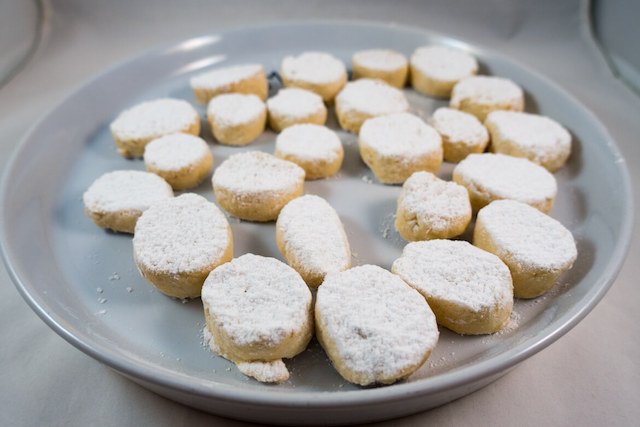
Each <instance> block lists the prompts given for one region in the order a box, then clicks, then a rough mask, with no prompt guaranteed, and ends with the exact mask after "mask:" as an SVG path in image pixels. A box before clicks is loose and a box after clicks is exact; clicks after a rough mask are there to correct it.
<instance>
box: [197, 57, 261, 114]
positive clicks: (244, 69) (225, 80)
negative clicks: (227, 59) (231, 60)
mask: <svg viewBox="0 0 640 427" xmlns="http://www.w3.org/2000/svg"><path fill="white" fill-rule="evenodd" d="M190 84H191V89H192V90H193V93H194V95H195V97H196V99H197V100H198V102H201V103H203V104H206V103H208V102H209V101H210V100H211V98H213V97H215V96H218V95H220V94H222V93H245V94H254V95H256V96H258V97H259V98H260V99H262V100H263V101H264V100H265V99H267V93H268V92H269V83H268V82H267V75H266V73H265V72H264V67H263V66H262V65H260V64H244V65H234V66H231V67H225V68H218V69H216V70H211V71H207V72H204V73H201V74H198V75H197V76H194V77H192V78H191V80H190Z"/></svg>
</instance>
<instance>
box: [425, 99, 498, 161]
mask: <svg viewBox="0 0 640 427" xmlns="http://www.w3.org/2000/svg"><path fill="white" fill-rule="evenodd" d="M431 125H432V126H433V127H434V128H435V129H436V130H437V131H438V133H439V134H440V136H441V137H442V148H443V149H444V159H445V160H446V161H448V162H459V161H461V160H463V159H464V158H465V157H467V156H468V155H469V154H471V153H482V152H483V151H484V150H485V148H487V145H488V144H489V132H488V131H487V128H486V127H484V125H483V124H482V123H480V120H478V119H477V118H476V117H475V116H474V115H472V114H469V113H465V112H464V111H460V110H454V109H453V108H444V107H443V108H438V109H437V110H436V111H435V112H434V113H433V116H432V117H431Z"/></svg>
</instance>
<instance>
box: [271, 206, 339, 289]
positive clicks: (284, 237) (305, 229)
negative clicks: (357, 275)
mask: <svg viewBox="0 0 640 427" xmlns="http://www.w3.org/2000/svg"><path fill="white" fill-rule="evenodd" d="M276 242H277V244H278V249H280V253H282V255H283V256H284V258H285V259H286V260H287V262H288V263H289V265H290V266H291V267H293V269H294V270H296V271H297V272H298V273H300V275H301V276H302V278H303V279H304V281H305V282H306V283H307V285H309V287H310V288H312V289H315V288H317V287H318V286H320V284H321V283H322V281H323V280H324V277H325V276H326V275H327V273H334V272H339V271H344V270H346V269H348V268H349V267H350V266H351V249H350V247H349V241H348V239H347V235H346V233H345V232H344V227H343V225H342V221H340V217H339V216H338V213H337V212H336V211H335V209H333V207H331V205H330V204H329V203H327V201H326V200H324V199H323V198H321V197H318V196H314V195H306V196H301V197H298V198H297V199H293V200H292V201H290V202H289V203H287V204H286V205H285V207H284V208H282V211H280V215H278V221H277V222H276Z"/></svg>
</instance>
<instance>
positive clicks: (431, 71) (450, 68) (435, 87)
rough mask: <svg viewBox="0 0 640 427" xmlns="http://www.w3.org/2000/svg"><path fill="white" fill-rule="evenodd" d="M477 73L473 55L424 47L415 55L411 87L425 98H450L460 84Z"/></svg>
mask: <svg viewBox="0 0 640 427" xmlns="http://www.w3.org/2000/svg"><path fill="white" fill-rule="evenodd" d="M477 72H478V62H477V61H476V59H475V58H474V57H473V56H471V55H469V54H468V53H466V52H463V51H461V50H458V49H454V48H451V47H447V46H424V47H419V48H418V49H416V50H415V52H413V55H411V85H412V86H413V88H414V89H416V90H417V91H419V92H422V93H424V94H425V95H430V96H437V97H440V98H448V97H449V96H450V95H451V89H452V88H453V86H454V85H455V84H456V83H458V82H459V81H460V80H462V79H464V78H466V77H470V76H473V75H475V74H476V73H477Z"/></svg>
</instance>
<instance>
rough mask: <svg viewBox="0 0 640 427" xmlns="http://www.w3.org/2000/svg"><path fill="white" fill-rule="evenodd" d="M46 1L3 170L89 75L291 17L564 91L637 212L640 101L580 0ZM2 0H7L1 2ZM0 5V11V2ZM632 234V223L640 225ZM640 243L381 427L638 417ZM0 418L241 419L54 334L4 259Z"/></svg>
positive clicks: (12, 95)
mask: <svg viewBox="0 0 640 427" xmlns="http://www.w3.org/2000/svg"><path fill="white" fill-rule="evenodd" d="M51 3H52V4H46V22H45V31H44V37H43V40H42V42H41V44H40V46H39V48H38V50H37V52H36V54H35V56H34V57H33V58H32V59H31V60H30V61H29V62H28V64H27V65H26V67H25V68H23V69H22V71H20V73H18V74H17V76H16V77H14V78H13V79H12V80H11V81H10V82H9V83H8V84H7V85H6V86H5V87H3V88H0V167H4V165H5V164H6V162H7V159H8V157H9V154H10V152H11V151H12V150H13V148H14V147H15V146H16V144H18V142H19V141H20V140H21V139H22V137H23V136H24V135H25V133H26V132H27V130H28V129H29V128H30V127H31V126H32V125H33V123H34V122H35V121H36V120H37V119H38V118H39V117H40V116H42V115H43V114H45V113H46V112H47V111H48V110H50V109H51V108H53V107H54V106H55V105H56V104H57V103H58V102H59V101H60V100H61V99H62V98H63V97H65V96H66V95H67V94H69V93H70V92H71V91H73V90H74V89H75V88H77V87H79V86H80V85H81V84H82V83H83V82H85V81H86V80H87V79H89V78H90V77H92V76H93V75H95V74H96V73H99V72H101V71H103V70H105V69H107V68H109V67H112V66H113V65H114V64H116V63H118V62H119V61H122V60H124V59H127V58H129V57H131V56H135V55H137V54H140V53H141V52H143V51H144V50H147V49H149V48H152V47H154V46H156V45H159V44H164V43H169V42H173V41H177V40H180V39H184V38H188V37H191V36H196V35H202V34H206V33H210V32H215V31H217V30H219V29H223V28H228V27H234V26H242V25H250V24H256V23H264V22H277V21H284V20H294V19H295V20H299V19H311V18H315V19H358V20H368V21H381V22H394V23H396V24H397V25H408V26H413V27H418V28H424V29H428V30H431V31H436V32H440V33H443V34H446V35H449V36H451V37H454V38H459V39H461V40H463V41H467V42H470V43H472V44H476V45H479V46H481V47H485V48H488V49H491V50H494V51H496V52H499V53H501V54H503V55H506V56H508V57H510V58H512V59H513V60H514V61H517V62H519V63H521V64H523V65H525V66H527V67H530V68H532V69H534V70H537V71H538V72H539V73H541V74H543V75H545V76H547V77H548V78H550V79H551V80H553V81H555V82H556V83H558V84H560V85H561V86H563V87H564V88H565V89H566V90H568V91H569V92H570V93H572V94H573V95H574V96H575V97H576V98H577V99H578V100H580V101H581V102H582V103H583V104H584V105H585V106H586V107H587V108H588V109H590V110H591V111H593V112H594V113H595V115H596V116H597V117H598V118H599V119H600V120H601V122H602V123H603V124H604V125H605V126H606V128H607V129H608V131H609V132H610V134H611V135H612V136H613V139H614V140H615V141H616V142H617V144H618V146H619V147H620V149H621V151H622V153H623V156H624V157H625V158H626V161H627V164H628V167H629V169H630V174H631V178H632V182H633V186H634V197H635V207H636V211H638V203H639V202H638V201H639V200H640V194H639V192H638V188H640V169H639V168H638V167H637V166H638V164H639V163H640V97H638V96H637V95H635V94H634V93H632V92H631V91H630V90H629V89H628V88H626V87H625V86H624V85H622V84H621V83H620V82H618V81H617V80H616V79H615V78H614V76H612V74H611V72H610V71H609V69H608V68H607V66H606V64H605V62H604V61H603V60H602V57H601V56H600V54H599V53H598V50H597V49H596V47H595V45H594V44H593V42H592V41H591V39H590V35H589V31H588V25H587V24H586V19H585V17H586V9H587V4H586V3H581V2H579V1H564V2H539V3H541V4H536V5H534V2H519V1H512V2H510V1H508V0H491V1H483V2H480V1H478V2H472V1H459V0H453V1H445V0H439V1H432V2H421V1H401V2H382V1H369V2H367V1H348V2H346V1H345V2H342V1H335V2H334V1H313V2H294V1H281V2H280V1H266V2H261V1H247V0H242V1H234V2H230V1H213V0H210V1H198V0H189V1H187V0H182V1H168V0H163V1H156V2H151V1H135V2H133V1H98V0H93V1H88V0H67V1H64V2H63V1H55V2H51ZM0 6H1V3H0ZM0 13H1V10H0ZM635 225H636V227H635V230H636V234H637V231H638V220H636V222H635ZM639 257H640V244H639V242H638V240H637V239H634V240H633V241H632V243H631V249H630V252H629V255H628V257H627V261H626V263H625V265H624V267H623V269H622V271H621V272H620V274H619V276H618V278H617V280H616V281H615V283H614V285H613V287H612V289H611V290H610V291H609V292H608V293H607V295H606V296H605V298H604V299H603V300H602V301H601V302H600V304H599V305H598V306H597V307H596V308H595V309H594V310H593V311H592V312H591V313H590V314H589V315H588V316H587V317H586V318H585V319H584V320H583V321H582V322H581V323H580V324H578V325H577V326H576V327H575V328H574V329H572V330H571V331H570V332H569V333H568V334H566V335H565V336H564V337H562V338H561V339H560V340H558V341H557V342H555V343H554V344H552V345H551V346H550V347H548V348H547V349H545V350H543V351H542V352H540V353H538V354H536V355H535V356H533V357H531V358H530V359H528V360H526V361H525V362H523V363H521V364H520V365H519V366H518V367H516V369H514V370H513V371H511V372H510V373H509V374H507V375H506V376H504V377H502V378H501V379H499V380H498V381H496V382H494V383H492V384H490V385H489V386H487V387H485V388H483V389H481V390H479V391H477V392H475V393H473V394H471V395H468V396H466V397H464V398H462V399H459V400H457V401H454V402H452V403H449V404H447V405H444V406H441V407H439V408H436V409H433V410H430V411H427V412H423V413H419V414H415V415H412V416H409V417H405V418H402V419H398V420H393V421H389V422H386V423H384V424H387V425H401V426H410V425H427V424H433V423H435V424H436V425H468V424H473V425H491V426H496V425H572V426H573V425H637V424H638V422H640V339H639V338H638V336H639V335H640V334H639V332H640V326H639V325H640V310H638V303H639V302H640V298H639V296H640V287H639V286H638V284H637V280H638V277H640V263H638V262H637V260H638V259H639ZM0 342H1V345H0V425H2V426H14V425H27V426H35V425H65V426H66V425H83V426H84V425H117V426H128V425H131V426H133V425H136V426H137V425H156V426H165V425H204V424H208V425H211V424H213V425H238V426H240V425H246V424H245V423H242V422H238V421H233V420H226V419H223V418H220V417H216V416H214V415H210V414H207V413H204V412H200V411H197V410H193V409H191V408H189V407H186V406H183V405H181V404H178V403H174V402H172V401H169V400H167V399H165V398H163V397H160V396H158V395H156V394H154V393H152V392H149V391H147V390H146V389H144V388H142V387H140V386H138V385H136V384H135V383H133V382H131V381H129V380H127V379H125V378H124V377H122V376H120V375H119V374H117V373H116V372H114V371H112V370H111V369H109V368H108V367H106V366H104V365H102V364H100V363H99V362H97V361H95V360H93V359H91V358H90V357H88V356H86V355H85V354H83V353H82V352H80V351H79V350H77V349H75V348H74V347H72V346H71V345H70V344H68V343H67V342H66V341H64V340H63V339H62V338H60V337H59V336H58V335H56V334H55V333H54V332H53V331H52V330H50V329H49V328H48V327H47V326H46V325H45V324H44V323H43V322H42V321H41V320H40V319H39V318H38V317H37V316H36V314H34V313H33V312H32V311H31V309H30V308H29V307H28V306H27V305H26V303H25V302H24V301H23V300H22V298H21V297H20V296H19V294H18V292H17V291H16V289H15V288H14V286H13V283H12V282H11V280H10V278H9V277H8V275H7V273H6V270H5V268H4V265H1V266H0Z"/></svg>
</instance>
